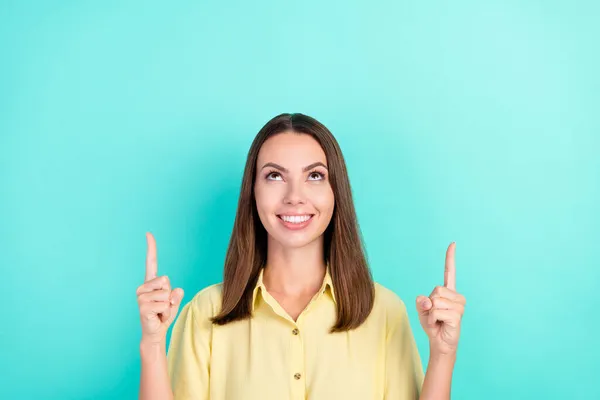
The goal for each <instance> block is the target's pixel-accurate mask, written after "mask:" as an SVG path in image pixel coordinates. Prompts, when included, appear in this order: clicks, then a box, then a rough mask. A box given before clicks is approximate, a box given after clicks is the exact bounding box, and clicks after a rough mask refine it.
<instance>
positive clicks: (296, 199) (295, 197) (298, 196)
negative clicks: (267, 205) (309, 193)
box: [283, 182, 306, 204]
mask: <svg viewBox="0 0 600 400" xmlns="http://www.w3.org/2000/svg"><path fill="white" fill-rule="evenodd" d="M302 188H303V186H302V183H297V182H290V183H289V185H288V189H287V191H286V193H285V197H284V198H283V202H284V203H285V204H304V203H306V200H305V198H304V193H303V190H302Z"/></svg>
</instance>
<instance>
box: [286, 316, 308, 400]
mask: <svg viewBox="0 0 600 400" xmlns="http://www.w3.org/2000/svg"><path fill="white" fill-rule="evenodd" d="M291 333H292V334H291V335H290V340H291V348H292V363H291V377H290V378H291V379H292V391H293V394H294V395H293V398H294V399H304V398H305V397H306V385H305V383H304V379H303V378H304V372H305V371H304V343H303V342H302V335H300V329H299V328H298V326H297V325H296V326H294V328H293V329H292V331H291Z"/></svg>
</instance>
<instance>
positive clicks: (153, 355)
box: [139, 341, 173, 400]
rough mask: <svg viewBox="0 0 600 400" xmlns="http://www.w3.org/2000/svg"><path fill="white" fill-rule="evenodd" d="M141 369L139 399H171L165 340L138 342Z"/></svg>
mask: <svg viewBox="0 0 600 400" xmlns="http://www.w3.org/2000/svg"><path fill="white" fill-rule="evenodd" d="M140 356H141V361H142V371H141V378H140V393H139V399H140V400H172V399H173V392H172V391H171V381H170V380H169V373H168V371H167V351H166V341H163V342H161V343H144V342H141V343H140Z"/></svg>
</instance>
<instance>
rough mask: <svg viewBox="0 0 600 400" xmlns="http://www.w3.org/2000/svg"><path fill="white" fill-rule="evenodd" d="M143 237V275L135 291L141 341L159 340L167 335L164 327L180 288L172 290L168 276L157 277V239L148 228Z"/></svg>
mask: <svg viewBox="0 0 600 400" xmlns="http://www.w3.org/2000/svg"><path fill="white" fill-rule="evenodd" d="M146 240H147V242H148V252H147V253H146V279H145V281H144V283H143V284H142V285H141V286H139V287H138V288H137V291H136V293H137V299H138V305H139V308H140V319H141V322H142V342H145V343H160V342H162V341H163V340H165V339H166V334H167V329H169V325H171V323H172V322H173V320H174V319H175V316H176V315H177V310H179V305H180V304H181V300H182V299H183V289H179V288H178V289H175V290H173V291H171V284H170V282H169V278H168V277H166V276H159V277H156V274H157V272H158V267H157V261H156V241H155V240H154V236H152V234H151V233H149V232H148V233H146Z"/></svg>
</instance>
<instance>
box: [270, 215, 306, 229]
mask: <svg viewBox="0 0 600 400" xmlns="http://www.w3.org/2000/svg"><path fill="white" fill-rule="evenodd" d="M282 216H286V217H288V216H309V217H310V218H308V219H307V220H306V221H303V222H289V221H285V220H283V218H282ZM313 217H314V214H280V215H277V219H279V221H281V224H282V225H283V226H284V227H285V228H287V229H290V230H299V229H304V228H305V227H307V226H308V225H309V224H310V223H311V222H312V220H313Z"/></svg>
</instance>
